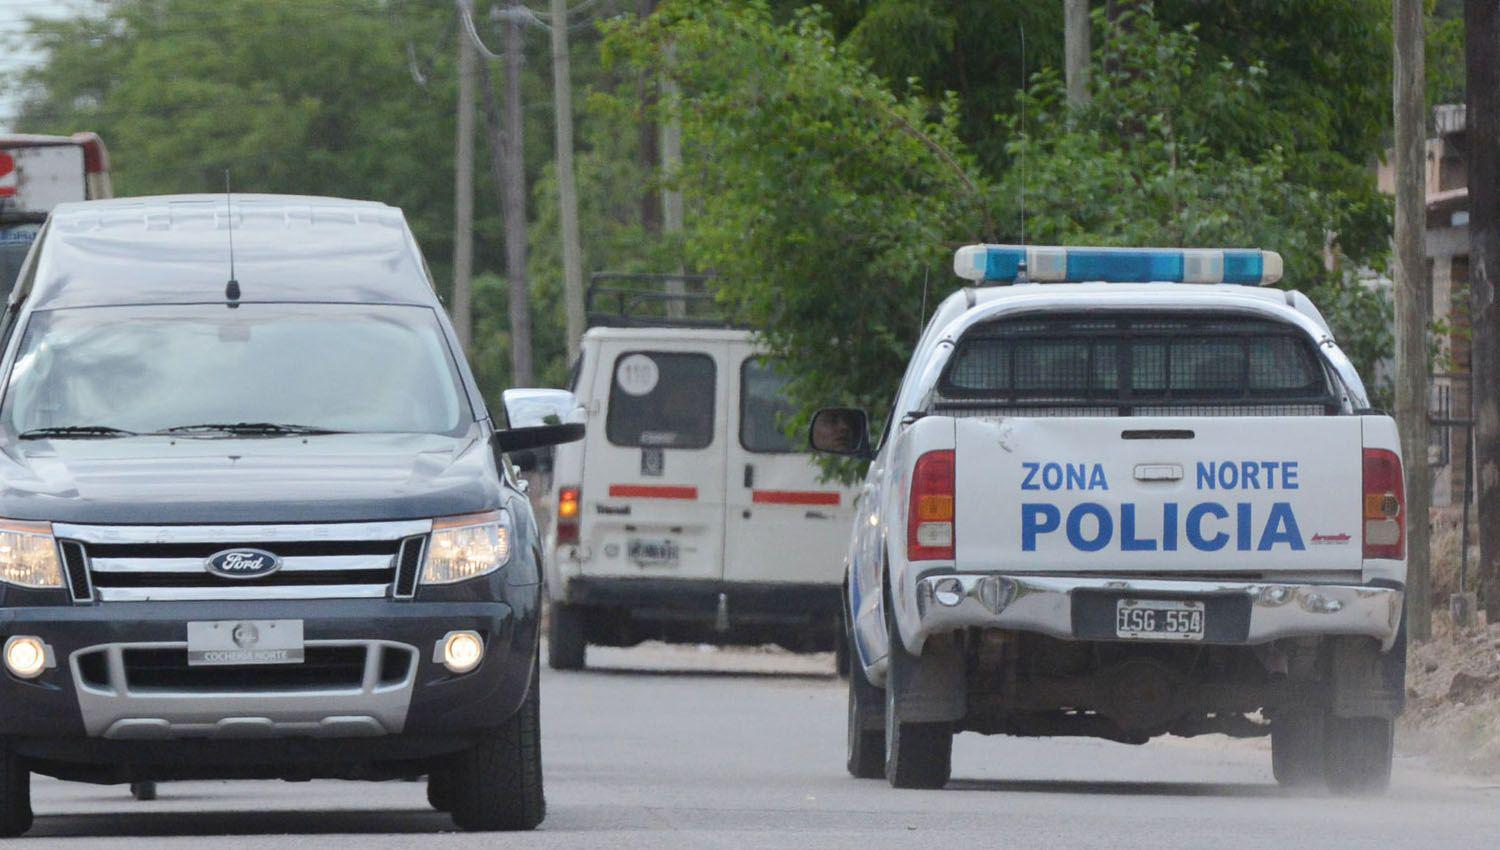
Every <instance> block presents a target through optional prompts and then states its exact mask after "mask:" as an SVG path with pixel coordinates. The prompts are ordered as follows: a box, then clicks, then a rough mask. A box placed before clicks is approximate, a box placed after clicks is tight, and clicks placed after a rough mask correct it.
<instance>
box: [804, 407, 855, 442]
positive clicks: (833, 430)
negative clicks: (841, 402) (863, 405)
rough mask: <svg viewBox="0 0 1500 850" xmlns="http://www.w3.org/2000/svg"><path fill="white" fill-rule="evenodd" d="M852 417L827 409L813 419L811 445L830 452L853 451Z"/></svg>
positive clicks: (845, 413) (842, 412)
mask: <svg viewBox="0 0 1500 850" xmlns="http://www.w3.org/2000/svg"><path fill="white" fill-rule="evenodd" d="M853 419H854V417H853V416H851V415H850V414H849V413H847V412H845V411H829V412H827V413H824V414H823V415H821V416H819V417H817V418H816V419H814V420H813V445H815V446H818V447H820V448H822V449H823V450H824V451H830V452H851V451H854V448H855V445H854V422H853Z"/></svg>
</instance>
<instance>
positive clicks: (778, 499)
mask: <svg viewBox="0 0 1500 850" xmlns="http://www.w3.org/2000/svg"><path fill="white" fill-rule="evenodd" d="M750 501H752V502H755V503H756V504H759V505H838V503H839V494H838V493H837V492H829V491H827V490H752V491H751V492H750Z"/></svg>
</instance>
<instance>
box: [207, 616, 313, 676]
mask: <svg viewBox="0 0 1500 850" xmlns="http://www.w3.org/2000/svg"><path fill="white" fill-rule="evenodd" d="M187 654H188V666H189V667H212V666H225V665H239V664H301V663H302V661H303V657H304V655H303V641H302V621H301V620H204V621H198V622H190V623H188V624H187Z"/></svg>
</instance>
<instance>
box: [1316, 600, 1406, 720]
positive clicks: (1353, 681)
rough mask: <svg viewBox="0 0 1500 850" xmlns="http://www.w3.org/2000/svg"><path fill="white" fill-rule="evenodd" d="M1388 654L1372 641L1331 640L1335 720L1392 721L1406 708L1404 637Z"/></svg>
mask: <svg viewBox="0 0 1500 850" xmlns="http://www.w3.org/2000/svg"><path fill="white" fill-rule="evenodd" d="M1404 625H1405V624H1404V623H1403V628H1402V630H1401V634H1400V635H1398V637H1397V641H1396V645H1395V646H1394V647H1393V648H1392V649H1391V651H1390V652H1381V651H1380V645H1379V644H1378V643H1376V642H1375V641H1374V640H1373V639H1371V638H1357V637H1340V638H1335V639H1333V641H1332V644H1333V645H1332V647H1331V652H1330V657H1329V662H1330V664H1329V672H1330V673H1331V679H1332V684H1333V694H1332V702H1331V704H1330V706H1329V711H1330V712H1331V713H1332V714H1333V716H1334V717H1344V718H1354V717H1378V718H1381V719H1383V720H1393V719H1395V718H1396V717H1398V716H1399V715H1400V714H1401V712H1402V710H1403V709H1405V708H1406V634H1405V631H1406V630H1405V628H1404Z"/></svg>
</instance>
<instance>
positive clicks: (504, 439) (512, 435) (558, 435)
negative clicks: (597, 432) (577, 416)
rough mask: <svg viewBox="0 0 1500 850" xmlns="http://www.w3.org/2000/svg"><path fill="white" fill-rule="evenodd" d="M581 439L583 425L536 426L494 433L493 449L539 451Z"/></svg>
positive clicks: (566, 423)
mask: <svg viewBox="0 0 1500 850" xmlns="http://www.w3.org/2000/svg"><path fill="white" fill-rule="evenodd" d="M581 439H583V423H581V422H565V423H563V424H561V425H536V426H533V427H531V428H507V429H506V430H504V431H496V432H495V448H496V450H498V451H500V452H504V453H509V452H520V451H525V450H527V449H540V448H543V447H544V446H555V445H558V444H560V443H571V442H573V441H575V440H581Z"/></svg>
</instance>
